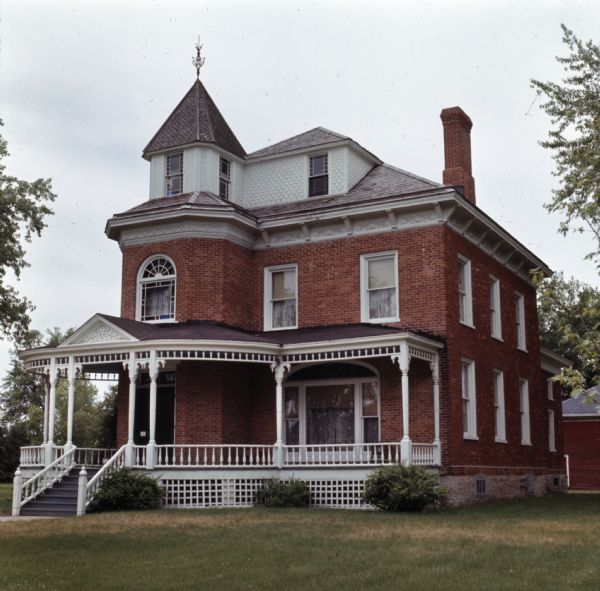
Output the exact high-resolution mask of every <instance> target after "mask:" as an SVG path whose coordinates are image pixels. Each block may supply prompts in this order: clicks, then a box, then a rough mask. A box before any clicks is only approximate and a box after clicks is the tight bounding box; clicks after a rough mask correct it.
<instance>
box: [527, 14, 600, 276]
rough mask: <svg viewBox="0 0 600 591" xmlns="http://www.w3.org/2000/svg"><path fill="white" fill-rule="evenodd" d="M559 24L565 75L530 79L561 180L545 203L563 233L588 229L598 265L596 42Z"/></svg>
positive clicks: (599, 54)
mask: <svg viewBox="0 0 600 591" xmlns="http://www.w3.org/2000/svg"><path fill="white" fill-rule="evenodd" d="M561 27H562V30H563V42H564V43H565V44H566V45H567V46H568V48H569V50H570V55H568V56H567V57H557V58H556V59H557V61H558V62H559V63H560V64H562V65H563V66H564V70H565V72H566V76H565V78H564V79H563V80H562V83H561V84H557V83H555V82H541V81H540V80H532V81H531V84H532V87H533V88H535V89H536V90H537V92H538V94H539V95H543V96H544V98H545V100H546V102H545V103H543V104H542V105H541V108H542V109H543V110H544V111H546V113H547V114H548V115H549V116H550V117H551V122H552V129H551V130H550V132H549V133H548V139H547V140H546V141H543V142H541V145H542V146H543V147H544V148H547V149H549V150H552V153H553V156H552V157H553V159H554V162H555V164H556V171H555V172H554V175H555V176H556V177H558V178H559V179H560V186H559V188H558V189H556V190H555V191H553V198H552V200H551V201H550V202H549V203H548V204H547V205H546V207H547V209H548V210H549V211H553V212H554V211H556V212H560V213H563V214H564V215H565V220H564V221H563V222H562V223H561V225H560V227H559V231H560V232H561V233H562V234H567V232H569V231H577V232H585V231H588V232H591V233H592V235H593V236H594V239H595V241H596V248H595V249H594V251H592V252H590V253H588V255H587V258H589V259H593V260H595V261H596V264H597V265H598V266H599V267H600V47H599V46H598V45H595V44H594V43H592V41H588V42H587V43H584V42H583V41H581V40H579V39H578V38H577V37H576V36H575V35H574V34H573V32H572V31H571V30H569V29H568V28H567V27H566V26H565V25H561Z"/></svg>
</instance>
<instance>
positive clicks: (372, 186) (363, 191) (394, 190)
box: [248, 164, 442, 218]
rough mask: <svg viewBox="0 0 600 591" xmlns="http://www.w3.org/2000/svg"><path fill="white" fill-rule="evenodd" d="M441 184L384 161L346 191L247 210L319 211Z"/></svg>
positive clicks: (264, 213)
mask: <svg viewBox="0 0 600 591" xmlns="http://www.w3.org/2000/svg"><path fill="white" fill-rule="evenodd" d="M440 187H442V185H439V184H438V183H434V182H433V181H428V180H426V179H423V178H421V177H419V176H416V175H414V174H411V173H409V172H406V171H404V170H400V169H399V168H394V167H393V166H389V165H388V164H381V165H380V166H376V167H375V168H373V169H372V170H371V172H369V173H368V174H367V175H366V176H365V177H364V178H363V179H362V180H361V181H359V182H358V183H357V184H356V185H354V187H352V189H350V191H348V193H343V194H340V195H332V196H327V197H311V198H310V199H303V200H301V201H291V202H289V203H281V204H277V205H267V206H264V207H255V208H253V209H249V210H248V211H250V213H252V214H253V215H255V216H256V217H258V218H271V217H279V216H285V215H289V214H294V213H302V212H309V211H313V210H317V209H318V210H322V209H326V208H330V207H338V206H344V205H349V204H352V203H360V202H361V201H369V200H372V199H378V198H383V197H402V196H404V197H406V198H409V197H413V196H415V193H420V192H422V191H431V190H432V189H439V188H440Z"/></svg>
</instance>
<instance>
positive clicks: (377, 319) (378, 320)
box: [362, 316, 400, 324]
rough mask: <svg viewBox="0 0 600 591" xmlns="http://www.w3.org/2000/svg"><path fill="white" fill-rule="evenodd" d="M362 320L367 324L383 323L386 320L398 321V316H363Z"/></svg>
mask: <svg viewBox="0 0 600 591" xmlns="http://www.w3.org/2000/svg"><path fill="white" fill-rule="evenodd" d="M362 322H367V323H369V324H384V323H386V322H400V318H399V317H398V316H396V317H395V318H373V319H370V318H364V319H363V320H362Z"/></svg>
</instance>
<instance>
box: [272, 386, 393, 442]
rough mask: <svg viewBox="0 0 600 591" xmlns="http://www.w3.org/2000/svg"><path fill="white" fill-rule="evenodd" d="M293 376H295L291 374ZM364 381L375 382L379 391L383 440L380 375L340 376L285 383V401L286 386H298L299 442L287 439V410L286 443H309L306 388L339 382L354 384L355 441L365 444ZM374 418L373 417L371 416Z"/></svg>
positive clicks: (378, 400)
mask: <svg viewBox="0 0 600 591" xmlns="http://www.w3.org/2000/svg"><path fill="white" fill-rule="evenodd" d="M290 377H292V378H293V376H290ZM364 383H375V384H376V386H375V390H376V393H377V432H378V433H379V440H380V441H381V387H380V382H379V376H377V375H375V376H371V377H365V378H339V379H334V380H301V381H294V380H293V379H290V381H289V382H288V381H286V382H285V384H284V392H283V398H284V401H285V389H286V388H298V441H299V443H298V444H294V443H292V444H288V443H287V442H286V441H285V433H286V430H285V421H286V418H285V412H283V413H282V414H283V417H282V420H283V425H282V429H283V431H282V433H283V438H284V445H291V447H294V446H296V445H307V443H306V426H307V423H306V388H307V387H311V386H335V385H338V384H352V386H353V387H354V443H358V444H363V443H364V418H365V417H363V414H362V412H363V410H362V384H364ZM369 418H372V417H369ZM311 445H315V446H325V445H336V444H333V443H332V444H325V443H315V444H311ZM338 445H342V446H343V445H352V444H350V443H340V444H338Z"/></svg>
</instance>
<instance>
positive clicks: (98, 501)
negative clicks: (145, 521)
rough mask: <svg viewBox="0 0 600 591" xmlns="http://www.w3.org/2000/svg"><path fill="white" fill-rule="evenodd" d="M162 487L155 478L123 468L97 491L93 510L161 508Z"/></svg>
mask: <svg viewBox="0 0 600 591" xmlns="http://www.w3.org/2000/svg"><path fill="white" fill-rule="evenodd" d="M161 505H162V489H161V487H160V485H159V484H158V482H157V480H156V479H155V478H152V477H151V476H148V475H146V474H141V473H140V472H137V471H135V470H128V469H123V470H119V471H117V472H115V473H113V474H112V475H111V476H109V477H108V478H107V479H106V480H105V481H104V482H102V484H101V485H100V488H99V489H98V491H97V492H96V494H95V496H94V498H93V499H92V503H91V506H90V510H91V511H97V512H100V511H137V510H143V509H160V507H161Z"/></svg>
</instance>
